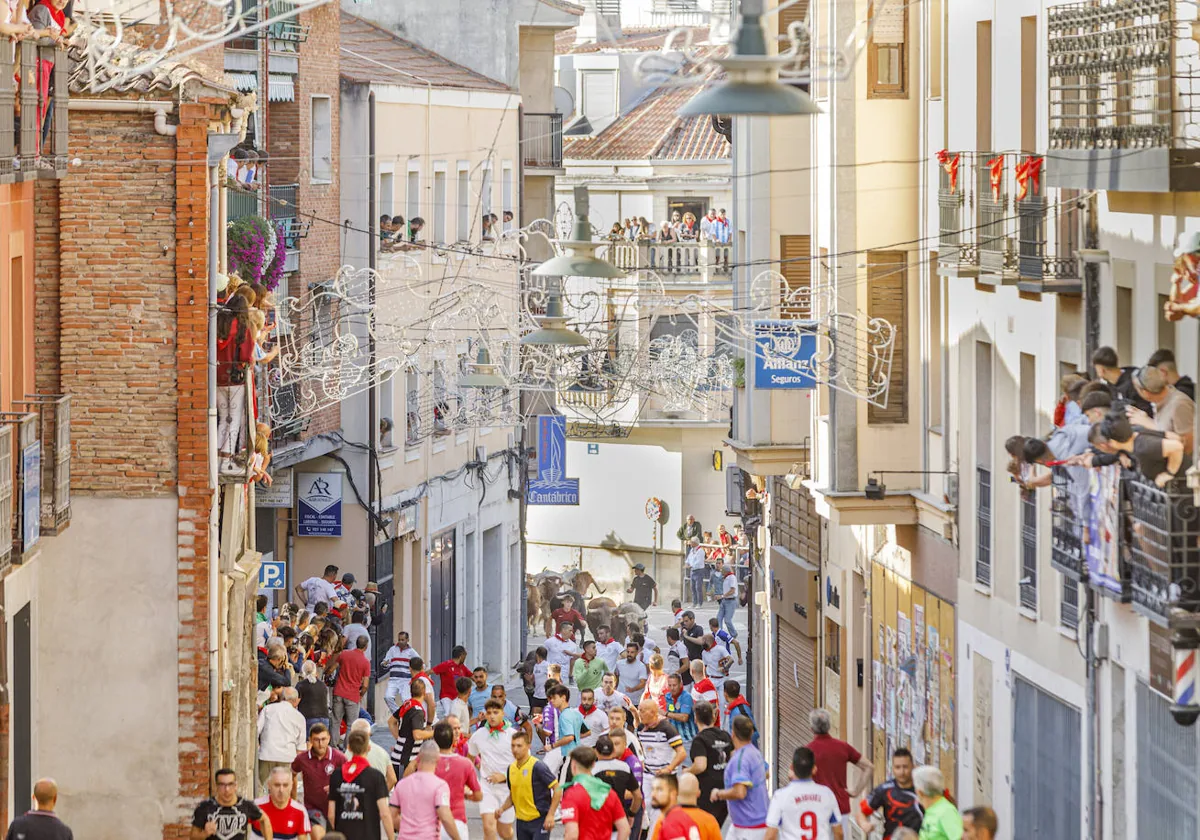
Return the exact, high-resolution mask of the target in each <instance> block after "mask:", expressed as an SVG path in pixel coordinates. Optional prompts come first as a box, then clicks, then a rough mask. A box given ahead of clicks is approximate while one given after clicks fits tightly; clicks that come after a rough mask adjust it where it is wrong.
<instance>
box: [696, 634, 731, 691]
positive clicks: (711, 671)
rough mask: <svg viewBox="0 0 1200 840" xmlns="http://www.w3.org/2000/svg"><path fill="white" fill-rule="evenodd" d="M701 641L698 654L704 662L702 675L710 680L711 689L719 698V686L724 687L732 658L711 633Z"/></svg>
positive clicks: (705, 635)
mask: <svg viewBox="0 0 1200 840" xmlns="http://www.w3.org/2000/svg"><path fill="white" fill-rule="evenodd" d="M701 641H702V643H703V645H704V650H703V652H702V653H701V654H700V658H701V659H702V660H703V661H704V673H705V676H707V677H708V678H709V679H710V680H712V684H713V688H715V689H716V690H717V696H718V697H719V696H720V695H721V686H723V685H725V678H726V677H728V676H729V669H730V668H731V667H733V657H732V656H730V655H729V648H727V647H725V645H723V644H721V643H720V642H718V641H717V640H716V639H715V638H713V635H712V634H711V633H705V634H704V638H703V639H702V640H701Z"/></svg>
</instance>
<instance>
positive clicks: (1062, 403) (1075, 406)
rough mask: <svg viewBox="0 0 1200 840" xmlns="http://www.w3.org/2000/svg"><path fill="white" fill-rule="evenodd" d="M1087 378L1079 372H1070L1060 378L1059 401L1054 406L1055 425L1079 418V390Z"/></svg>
mask: <svg viewBox="0 0 1200 840" xmlns="http://www.w3.org/2000/svg"><path fill="white" fill-rule="evenodd" d="M1086 384H1087V380H1086V379H1084V378H1083V377H1082V376H1080V375H1079V374H1078V373H1068V374H1067V375H1066V376H1064V377H1063V378H1062V379H1061V380H1059V383H1058V387H1059V393H1058V402H1057V403H1056V404H1055V406H1054V425H1055V426H1059V427H1062V426H1065V425H1066V424H1067V423H1071V422H1073V421H1074V420H1077V419H1078V418H1079V416H1080V415H1081V413H1082V412H1081V411H1080V410H1079V392H1080V390H1082V389H1083V386H1084V385H1086Z"/></svg>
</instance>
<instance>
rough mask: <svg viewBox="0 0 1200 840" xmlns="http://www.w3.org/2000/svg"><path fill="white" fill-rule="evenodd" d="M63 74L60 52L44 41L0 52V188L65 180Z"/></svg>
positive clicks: (65, 63) (65, 69) (65, 95)
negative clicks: (16, 81) (53, 179)
mask: <svg viewBox="0 0 1200 840" xmlns="http://www.w3.org/2000/svg"><path fill="white" fill-rule="evenodd" d="M14 52H15V59H14ZM47 68H49V72H48V73H47V72H45V71H46V69H47ZM69 69H70V60H69V59H68V58H67V51H66V48H65V47H63V46H61V45H59V44H56V43H54V42H53V41H51V40H49V39H43V40H41V41H37V42H34V41H21V42H19V43H18V44H17V45H16V49H15V50H12V49H4V50H0V184H11V183H13V182H15V181H28V180H32V179H35V178H62V177H63V176H65V175H66V174H67V161H68V149H67V138H68V127H67V118H68V114H67V105H68V102H69V99H70V95H69V91H68V84H67V75H68V71H69ZM14 75H16V76H18V77H19V78H21V79H24V80H25V83H24V84H21V85H20V89H19V91H18V89H17V86H16V83H15V80H14Z"/></svg>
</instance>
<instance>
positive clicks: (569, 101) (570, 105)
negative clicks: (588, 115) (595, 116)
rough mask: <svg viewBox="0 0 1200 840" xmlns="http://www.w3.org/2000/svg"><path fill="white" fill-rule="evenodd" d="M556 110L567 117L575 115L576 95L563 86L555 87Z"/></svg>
mask: <svg viewBox="0 0 1200 840" xmlns="http://www.w3.org/2000/svg"><path fill="white" fill-rule="evenodd" d="M554 110H555V112H556V113H559V114H562V115H563V116H567V117H569V116H570V115H571V114H574V113H575V95H574V94H573V93H571V91H569V90H567V89H566V88H565V87H563V86H562V85H555V87H554Z"/></svg>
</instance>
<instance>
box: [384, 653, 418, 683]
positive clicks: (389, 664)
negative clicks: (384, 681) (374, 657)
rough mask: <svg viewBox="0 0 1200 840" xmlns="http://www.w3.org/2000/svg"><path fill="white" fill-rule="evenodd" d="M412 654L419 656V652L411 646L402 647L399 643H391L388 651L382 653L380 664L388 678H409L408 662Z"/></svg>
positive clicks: (410, 675) (410, 671) (410, 670)
mask: <svg viewBox="0 0 1200 840" xmlns="http://www.w3.org/2000/svg"><path fill="white" fill-rule="evenodd" d="M414 656H420V654H418V653H417V652H416V650H414V649H413V648H412V647H405V648H402V647H400V645H392V646H391V647H390V648H388V652H387V653H386V654H384V656H383V661H382V662H381V663H380V664H381V665H383V667H384V668H386V669H387V672H388V679H390V680H411V679H412V669H411V668H410V667H409V665H408V663H409V660H410V659H412V658H413V657H414Z"/></svg>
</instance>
